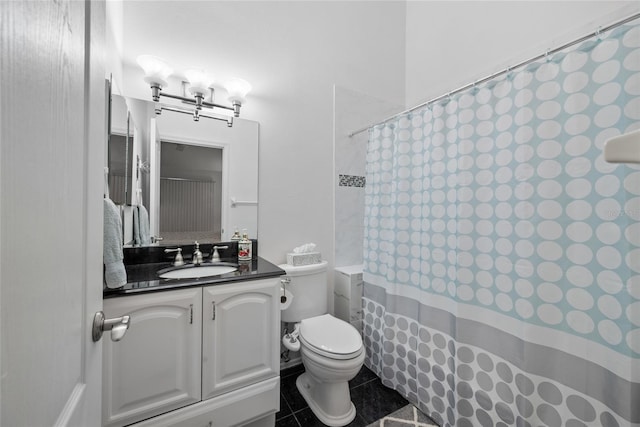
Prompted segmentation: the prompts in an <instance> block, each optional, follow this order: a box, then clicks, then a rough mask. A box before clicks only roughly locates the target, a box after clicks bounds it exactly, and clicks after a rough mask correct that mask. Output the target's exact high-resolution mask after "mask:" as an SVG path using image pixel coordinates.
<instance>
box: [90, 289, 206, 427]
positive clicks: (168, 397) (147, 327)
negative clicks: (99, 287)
mask: <svg viewBox="0 0 640 427" xmlns="http://www.w3.org/2000/svg"><path fill="white" fill-rule="evenodd" d="M104 313H105V315H106V316H107V318H112V317H120V316H124V315H129V316H130V317H131V320H130V322H131V324H130V326H129V330H128V331H127V333H126V334H125V336H124V337H123V339H122V340H121V341H118V342H112V341H111V340H109V339H106V340H103V364H102V366H103V396H102V400H103V404H102V417H103V425H104V426H122V425H128V424H131V423H133V422H136V421H140V420H143V419H145V418H149V417H153V416H155V415H159V414H162V413H165V412H167V411H171V410H174V409H177V408H181V407H183V406H186V405H189V404H191V403H195V402H198V401H200V398H201V387H200V384H201V379H200V378H201V364H200V357H201V342H202V340H201V338H202V336H201V327H200V324H201V320H200V319H201V317H202V291H201V290H200V289H199V288H195V289H194V288H191V289H183V290H177V291H168V292H155V293H147V294H144V295H136V296H129V297H124V298H112V299H106V300H104Z"/></svg>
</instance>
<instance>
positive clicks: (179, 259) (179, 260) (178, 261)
mask: <svg viewBox="0 0 640 427" xmlns="http://www.w3.org/2000/svg"><path fill="white" fill-rule="evenodd" d="M171 252H177V254H176V258H175V260H174V261H173V265H174V267H179V266H181V265H184V259H183V258H182V248H173V249H165V250H164V253H165V254H168V253H171Z"/></svg>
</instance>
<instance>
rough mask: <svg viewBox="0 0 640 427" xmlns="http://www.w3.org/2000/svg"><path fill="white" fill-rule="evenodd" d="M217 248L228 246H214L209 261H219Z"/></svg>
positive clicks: (227, 247) (226, 247)
mask: <svg viewBox="0 0 640 427" xmlns="http://www.w3.org/2000/svg"><path fill="white" fill-rule="evenodd" d="M218 249H229V246H214V247H213V255H211V262H219V261H220V254H219V253H218Z"/></svg>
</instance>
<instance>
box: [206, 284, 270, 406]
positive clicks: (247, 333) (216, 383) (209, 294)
mask: <svg viewBox="0 0 640 427" xmlns="http://www.w3.org/2000/svg"><path fill="white" fill-rule="evenodd" d="M278 290H279V287H278V286H273V282H272V281H255V282H245V283H242V284H240V285H223V286H208V287H205V288H203V296H202V301H203V304H202V305H203V322H202V332H203V334H202V398H203V399H209V398H211V397H215V396H218V395H220V394H222V393H225V392H227V391H231V390H236V389H238V388H241V387H243V386H245V385H247V384H252V383H255V382H258V381H260V380H263V379H266V378H271V377H274V376H277V375H278V372H279V369H280V360H279V350H280V336H279V334H280V329H279V323H280V301H279V299H278V298H279V294H278Z"/></svg>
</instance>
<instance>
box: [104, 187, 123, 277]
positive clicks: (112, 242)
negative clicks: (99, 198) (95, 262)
mask: <svg viewBox="0 0 640 427" xmlns="http://www.w3.org/2000/svg"><path fill="white" fill-rule="evenodd" d="M123 258H124V256H123V254H122V220H121V219H120V210H119V209H118V207H117V206H116V205H115V204H114V203H113V202H112V201H111V199H106V198H105V199H104V229H103V252H102V262H103V263H104V283H105V284H106V285H107V287H108V288H119V287H121V286H123V285H125V284H126V283H127V272H126V270H125V269H124V263H123V262H122V260H123Z"/></svg>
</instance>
